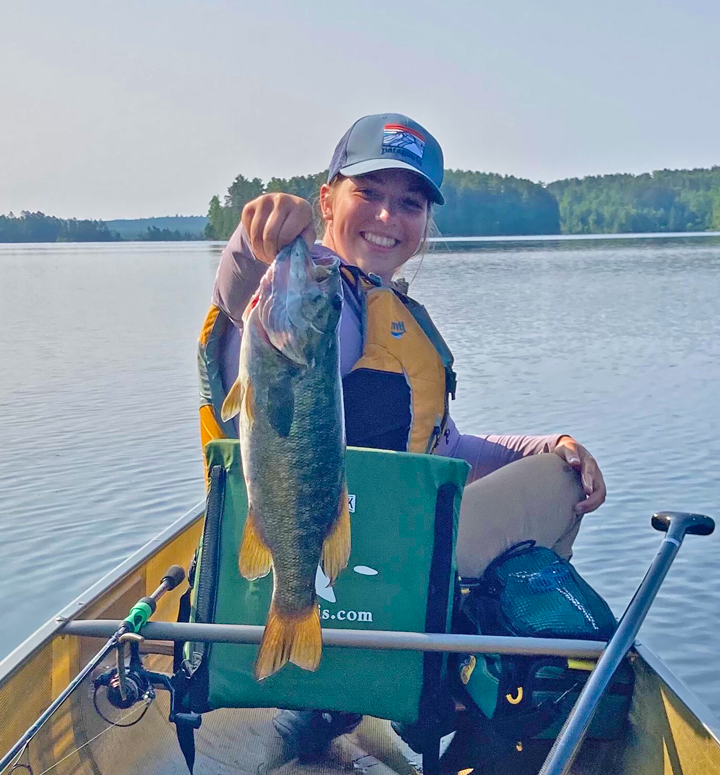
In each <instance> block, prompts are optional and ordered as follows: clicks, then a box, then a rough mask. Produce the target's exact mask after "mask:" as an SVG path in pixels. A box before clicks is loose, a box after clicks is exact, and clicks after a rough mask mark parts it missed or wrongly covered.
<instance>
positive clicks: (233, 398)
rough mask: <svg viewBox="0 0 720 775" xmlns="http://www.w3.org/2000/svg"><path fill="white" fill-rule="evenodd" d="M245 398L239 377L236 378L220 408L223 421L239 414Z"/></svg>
mask: <svg viewBox="0 0 720 775" xmlns="http://www.w3.org/2000/svg"><path fill="white" fill-rule="evenodd" d="M242 399H243V386H242V383H241V382H240V380H239V379H236V380H235V382H234V383H233V386H232V387H231V388H230V391H229V393H228V394H227V395H226V396H225V400H224V401H223V405H222V408H221V409H220V417H222V421H223V422H227V421H228V420H230V419H232V418H233V417H235V415H236V414H239V412H240V409H241V407H242Z"/></svg>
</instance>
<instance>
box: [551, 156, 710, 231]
mask: <svg viewBox="0 0 720 775" xmlns="http://www.w3.org/2000/svg"><path fill="white" fill-rule="evenodd" d="M546 190H547V191H548V192H549V193H550V194H552V195H553V196H554V197H555V199H557V202H558V206H559V208H560V225H561V227H562V231H563V234H602V233H605V234H621V233H628V232H630V233H631V232H681V231H709V230H717V229H720V166H715V167H711V168H710V169H694V170H656V171H655V172H646V173H644V174H642V175H629V174H622V173H621V174H617V175H590V176H588V177H585V178H568V179H566V180H556V181H555V182H554V183H550V184H549V185H548V186H547V187H546Z"/></svg>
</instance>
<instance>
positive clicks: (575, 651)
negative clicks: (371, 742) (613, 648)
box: [60, 620, 605, 659]
mask: <svg viewBox="0 0 720 775" xmlns="http://www.w3.org/2000/svg"><path fill="white" fill-rule="evenodd" d="M119 625H120V622H119V621H110V620H85V621H83V620H78V621H70V622H67V624H65V625H64V626H63V627H62V629H61V630H60V633H61V634H62V635H78V636H82V637H95V638H104V637H108V635H112V633H114V632H115V631H116V630H117V628H118V627H119ZM264 630H265V628H264V627H260V626H255V625H244V624H188V623H184V622H148V623H147V624H146V625H145V626H144V627H143V628H142V635H143V636H144V637H145V638H146V639H148V640H171V641H205V642H206V643H260V641H261V640H262V636H263V632H264ZM323 645H325V646H337V647H340V648H366V649H388V650H393V651H445V652H456V653H461V654H528V655H530V654H537V655H544V656H559V657H570V658H572V659H597V658H598V657H599V656H600V655H601V654H602V651H603V649H604V648H605V643H603V642H601V641H589V640H587V641H586V640H569V639H563V638H514V637H503V636H499V635H450V634H448V635H444V634H435V633H421V632H392V631H386V630H340V629H332V630H331V629H324V630H323Z"/></svg>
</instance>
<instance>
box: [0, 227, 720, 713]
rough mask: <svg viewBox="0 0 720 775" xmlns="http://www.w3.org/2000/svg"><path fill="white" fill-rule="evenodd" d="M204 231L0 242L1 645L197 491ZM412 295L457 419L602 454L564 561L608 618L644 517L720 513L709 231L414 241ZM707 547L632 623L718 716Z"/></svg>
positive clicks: (719, 589)
mask: <svg viewBox="0 0 720 775" xmlns="http://www.w3.org/2000/svg"><path fill="white" fill-rule="evenodd" d="M221 247H222V246H221V245H219V244H217V243H202V242H195V243H174V244H173V243H157V244H147V243H145V244H143V243H127V244H108V245H99V244H98V245H96V244H92V245H89V244H88V245H78V244H72V245H54V244H53V245H0V331H1V332H2V338H1V339H0V354H1V356H2V357H1V359H0V363H1V364H2V369H0V528H1V529H2V536H3V543H2V549H0V558H1V561H0V601H2V602H0V622H2V626H1V627H0V658H2V656H4V655H5V654H6V653H8V652H9V651H10V650H11V649H12V648H13V647H15V646H16V645H18V644H19V643H20V642H21V641H22V640H23V639H24V638H25V637H27V636H28V635H30V634H31V633H32V632H33V631H34V630H35V629H36V628H37V627H38V626H39V625H40V624H42V623H43V622H44V621H46V620H47V619H48V618H50V617H51V616H52V615H54V614H55V613H56V612H57V611H58V610H59V609H60V608H62V607H63V606H64V605H65V604H67V603H68V602H69V601H70V600H71V599H73V598H74V597H75V596H76V595H78V594H80V593H81V592H82V591H83V590H84V589H85V588H87V587H88V586H89V585H90V584H91V583H93V582H94V581H96V580H97V579H98V578H99V577H100V576H102V575H103V574H104V573H106V572H107V571H108V570H110V569H111V568H112V567H113V566H114V565H116V564H117V563H118V562H120V561H121V560H122V559H124V558H125V557H126V556H127V555H128V554H129V553H130V552H132V551H133V550H135V549H137V548H138V547H140V546H141V545H142V544H143V543H145V542H146V541H147V540H148V539H149V538H151V537H152V536H153V535H155V534H156V533H157V532H158V531H160V530H161V529H162V528H164V527H166V526H167V525H168V524H169V523H171V522H172V521H173V520H175V519H176V518H177V517H178V516H180V515H181V514H182V513H184V512H185V511H186V510H187V509H189V508H190V507H192V506H193V505H194V504H196V503H197V502H198V501H200V500H201V498H202V496H203V483H202V466H201V459H200V448H199V441H198V422H197V388H196V376H195V343H196V339H197V334H198V331H199V328H200V325H201V323H202V320H203V316H204V313H205V311H206V309H207V306H208V304H209V299H210V292H211V288H212V283H213V278H214V274H215V269H216V267H217V263H218V260H219V256H220V251H221ZM416 269H417V266H416V265H415V266H411V267H409V271H408V277H412V276H413V274H414V273H415V270H416ZM411 293H412V294H413V295H414V296H415V297H417V298H418V299H419V300H421V301H423V302H424V303H425V304H426V305H427V306H428V308H429V309H430V311H431V313H432V315H433V318H434V320H435V322H436V323H437V325H438V327H439V328H440V330H441V331H442V333H443V335H444V336H445V338H446V340H447V341H448V343H449V344H450V345H451V347H452V348H453V351H454V352H455V355H456V362H457V370H458V374H459V390H458V399H457V401H456V402H455V403H454V404H453V405H452V414H453V417H454V418H455V421H456V422H457V424H458V425H459V427H460V428H461V430H463V431H464V432H466V433H472V432H528V433H547V432H553V431H562V432H568V433H572V434H573V435H574V436H576V438H578V439H579V440H580V441H582V442H583V443H584V444H585V445H586V446H587V447H589V448H590V450H591V451H592V452H593V454H594V455H595V456H596V457H597V458H598V460H599V462H600V464H601V467H602V469H603V472H604V474H605V478H606V481H607V484H608V489H609V496H608V500H607V502H606V504H605V505H604V506H603V507H602V508H601V509H600V510H599V511H597V512H595V513H594V514H592V515H590V516H589V517H586V519H585V524H584V527H583V530H582V531H581V533H580V537H579V539H578V541H577V543H576V555H575V560H576V563H577V566H578V568H579V569H580V571H581V573H583V574H584V575H585V576H586V578H587V579H588V580H589V581H590V582H591V583H592V584H594V585H595V586H596V587H597V588H598V590H599V591H600V592H601V593H602V594H603V595H605V596H606V598H607V599H608V600H609V602H610V603H611V605H612V606H613V609H614V610H615V611H616V612H617V613H620V612H621V611H622V610H623V608H624V606H625V605H626V604H627V603H628V601H629V599H630V597H631V596H632V594H633V592H634V590H635V588H636V587H637V585H638V584H639V582H640V580H641V578H642V576H643V574H644V572H645V570H646V568H647V566H648V564H649V563H650V561H651V559H652V557H653V555H654V553H655V551H656V549H657V546H658V543H659V541H660V535H659V534H658V533H656V532H655V531H653V530H652V529H651V527H650V516H651V514H652V513H653V511H657V510H660V509H674V510H686V511H699V512H701V513H706V514H710V515H711V516H714V517H716V518H720V474H719V470H720V464H719V462H718V461H720V406H719V405H720V388H719V385H720V304H719V303H718V300H719V299H720V238H717V237H712V236H710V237H701V238H673V239H662V240H634V241H622V240H621V241H602V240H601V241H597V240H595V241H591V242H582V241H581V242H578V241H538V242H532V241H530V242H528V241H523V242H515V243H513V242H507V243H497V242H487V243H479V244H478V245H476V246H474V247H472V248H471V249H469V250H463V251H462V252H461V251H457V252H450V253H439V252H438V253H434V254H430V255H429V256H427V257H426V258H425V259H424V261H423V263H422V266H421V267H420V269H419V271H418V273H417V278H416V279H415V280H414V281H413V283H412V285H411ZM719 533H720V531H719ZM718 541H720V534H719V535H714V536H711V537H710V538H697V537H693V536H691V537H689V538H688V539H687V540H686V542H685V544H684V545H683V548H682V550H681V552H680V554H679V556H678V559H677V560H676V562H675V564H674V566H673V568H672V570H671V572H670V574H669V576H668V578H667V580H666V582H665V584H664V586H663V588H662V590H661V592H660V596H659V597H658V599H657V601H656V603H655V605H654V606H653V608H652V610H651V612H650V614H649V616H648V619H647V620H646V623H645V625H644V626H643V629H642V630H641V634H640V636H641V639H642V640H643V641H645V642H647V643H648V644H649V645H650V646H652V647H653V648H654V649H655V650H656V651H658V652H659V653H660V654H661V655H662V656H663V657H664V658H665V660H666V661H667V662H668V663H669V664H670V666H671V667H672V668H673V669H674V670H675V671H676V672H677V673H678V674H679V675H680V676H681V677H682V678H684V680H685V681H686V682H687V683H688V684H689V685H690V686H691V687H692V688H693V689H694V691H695V692H696V693H697V694H698V695H699V696H700V697H701V698H702V699H703V700H704V701H705V702H706V703H707V704H708V705H709V706H710V707H711V708H713V709H714V710H715V712H716V713H718V714H720V692H718V689H719V688H720V664H719V663H718V658H717V656H716V655H717V654H718V653H719V652H720V633H719V632H718V629H717V626H716V622H717V621H718V620H719V619H720V562H718Z"/></svg>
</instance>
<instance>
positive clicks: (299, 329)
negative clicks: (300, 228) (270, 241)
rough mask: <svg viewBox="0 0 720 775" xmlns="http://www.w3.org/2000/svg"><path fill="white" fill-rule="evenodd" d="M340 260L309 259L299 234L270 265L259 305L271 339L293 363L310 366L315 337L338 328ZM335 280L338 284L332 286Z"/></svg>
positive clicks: (263, 325)
mask: <svg viewBox="0 0 720 775" xmlns="http://www.w3.org/2000/svg"><path fill="white" fill-rule="evenodd" d="M339 267H340V260H339V259H338V258H335V257H333V258H329V259H326V258H322V259H318V260H317V261H315V260H313V258H312V257H311V255H310V250H309V249H308V247H307V244H306V243H305V241H304V240H303V239H302V238H301V237H298V238H297V239H296V240H295V241H294V242H293V243H291V244H290V245H289V246H288V247H286V248H283V250H281V251H280V253H278V255H277V258H276V259H275V261H274V262H273V264H272V265H271V267H270V269H269V270H268V272H267V275H266V277H268V278H269V279H268V281H267V282H265V278H263V280H264V282H263V286H264V287H263V288H262V291H261V297H262V298H261V301H260V305H259V306H260V307H261V309H260V310H258V312H259V315H260V320H261V323H262V327H263V329H264V331H265V334H266V335H267V337H268V339H269V341H270V344H271V345H272V346H273V347H274V348H275V349H276V350H277V351H278V352H279V353H281V354H282V355H283V356H285V357H286V358H288V359H289V360H290V361H292V362H293V363H294V364H296V365H298V366H302V367H310V366H312V365H313V360H314V358H313V356H312V352H313V351H314V350H315V349H317V342H318V341H319V340H320V339H321V338H322V337H324V336H327V335H328V334H330V333H331V332H332V330H333V328H334V329H337V322H338V321H339V313H340V309H341V307H342V296H341V294H340V289H341V285H340V272H339ZM335 284H336V285H337V289H334V288H333V285H335Z"/></svg>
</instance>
